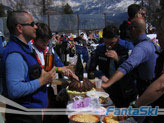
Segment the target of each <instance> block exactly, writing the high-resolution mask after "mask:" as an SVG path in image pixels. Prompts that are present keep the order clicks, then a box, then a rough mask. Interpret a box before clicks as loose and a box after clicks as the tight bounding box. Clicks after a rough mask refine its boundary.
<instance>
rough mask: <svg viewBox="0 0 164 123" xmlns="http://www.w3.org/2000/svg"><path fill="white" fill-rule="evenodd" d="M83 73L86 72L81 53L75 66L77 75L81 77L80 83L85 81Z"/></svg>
mask: <svg viewBox="0 0 164 123" xmlns="http://www.w3.org/2000/svg"><path fill="white" fill-rule="evenodd" d="M83 72H84V69H83V64H82V61H81V56H80V53H78V58H77V63H76V66H75V74H76V75H77V76H78V77H79V80H80V81H82V80H83Z"/></svg>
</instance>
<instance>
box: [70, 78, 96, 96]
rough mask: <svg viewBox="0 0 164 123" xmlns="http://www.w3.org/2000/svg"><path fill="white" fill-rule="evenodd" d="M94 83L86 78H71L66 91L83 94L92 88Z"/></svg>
mask: <svg viewBox="0 0 164 123" xmlns="http://www.w3.org/2000/svg"><path fill="white" fill-rule="evenodd" d="M94 88H95V86H94V84H93V83H92V82H91V81H89V80H88V79H86V78H85V79H83V81H82V82H80V81H77V80H75V79H73V80H72V81H71V83H70V84H69V86H68V87H67V92H68V93H74V94H85V93H86V92H88V91H91V90H94Z"/></svg>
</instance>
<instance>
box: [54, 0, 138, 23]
mask: <svg viewBox="0 0 164 123" xmlns="http://www.w3.org/2000/svg"><path fill="white" fill-rule="evenodd" d="M136 1H137V3H140V1H141V0H67V1H64V2H66V3H68V4H69V5H70V6H71V7H72V9H73V11H74V13H78V14H102V13H106V14H107V18H110V19H112V20H113V21H115V20H117V21H119V20H120V21H122V20H125V19H127V18H128V16H127V7H128V6H129V5H130V4H133V3H136ZM54 4H55V5H57V6H61V5H62V4H63V0H55V1H54Z"/></svg>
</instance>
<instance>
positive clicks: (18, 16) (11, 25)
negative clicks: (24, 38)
mask: <svg viewBox="0 0 164 123" xmlns="http://www.w3.org/2000/svg"><path fill="white" fill-rule="evenodd" d="M25 14H29V13H28V12H26V11H12V12H11V13H9V14H8V16H7V21H6V22H7V28H8V30H9V32H10V33H11V34H15V31H16V26H17V24H24V23H25V22H26V21H27V19H28V18H27V17H26V15H25Z"/></svg>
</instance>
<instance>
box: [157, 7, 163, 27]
mask: <svg viewBox="0 0 164 123" xmlns="http://www.w3.org/2000/svg"><path fill="white" fill-rule="evenodd" d="M159 15H160V16H159V21H158V26H161V25H160V24H161V22H162V20H163V18H164V10H162V11H161V12H160V13H159Z"/></svg>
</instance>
